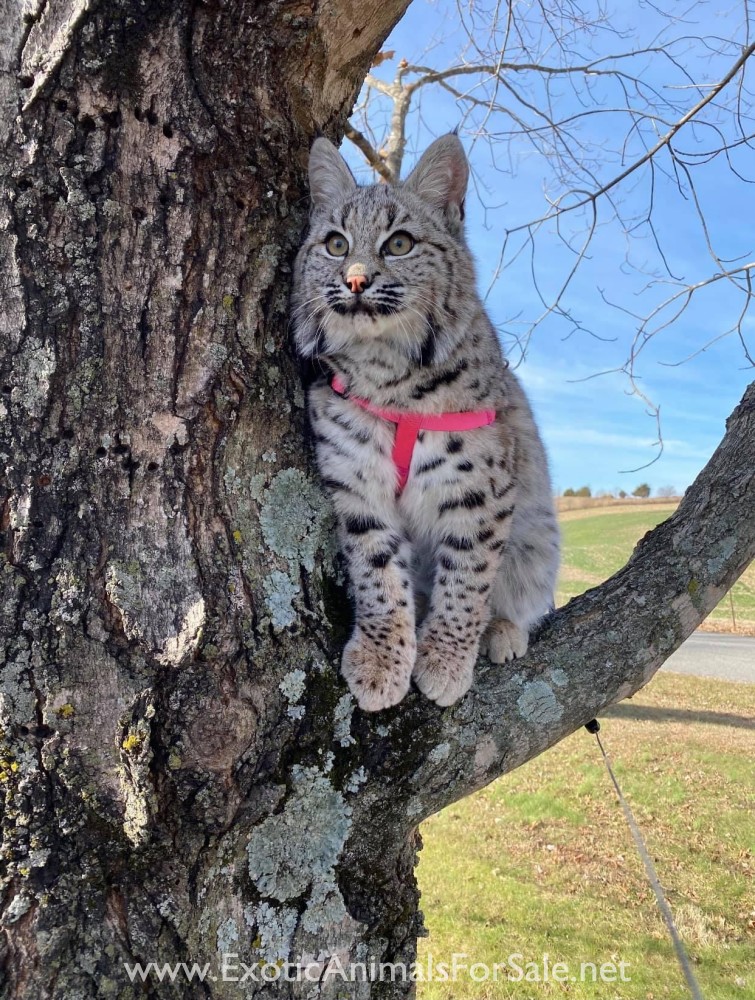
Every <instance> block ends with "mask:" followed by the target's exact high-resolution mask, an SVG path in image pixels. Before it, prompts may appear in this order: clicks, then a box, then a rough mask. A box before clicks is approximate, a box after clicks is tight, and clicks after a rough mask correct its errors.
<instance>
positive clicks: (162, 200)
mask: <svg viewBox="0 0 755 1000" xmlns="http://www.w3.org/2000/svg"><path fill="white" fill-rule="evenodd" d="M157 200H158V201H159V202H160V204H161V205H167V204H168V202H169V201H170V196H169V195H167V194H165V193H163V194H161V195H160V197H159V198H158V199H157Z"/></svg>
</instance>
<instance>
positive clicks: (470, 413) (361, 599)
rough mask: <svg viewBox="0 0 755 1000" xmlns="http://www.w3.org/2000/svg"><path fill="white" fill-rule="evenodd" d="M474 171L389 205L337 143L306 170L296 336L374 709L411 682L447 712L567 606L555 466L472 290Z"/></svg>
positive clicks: (428, 174)
mask: <svg viewBox="0 0 755 1000" xmlns="http://www.w3.org/2000/svg"><path fill="white" fill-rule="evenodd" d="M468 172H469V170H468V166H467V160H466V156H465V154H464V150H463V148H462V145H461V143H460V142H459V140H458V138H457V137H456V136H455V135H447V136H444V137H443V138H441V139H438V140H437V141H435V142H434V143H433V144H432V145H431V146H430V147H429V148H428V149H427V151H426V152H425V154H424V155H423V156H422V158H421V159H420V161H419V163H418V164H417V166H416V168H415V169H414V171H413V172H412V174H411V175H410V176H409V178H408V179H407V180H406V181H405V182H404V183H402V184H400V185H397V186H395V187H392V186H388V185H385V184H377V185H373V186H370V187H363V188H359V187H357V185H356V182H355V181H354V178H353V176H352V174H351V172H350V171H349V168H348V167H347V165H346V163H345V162H344V160H343V159H342V158H341V156H340V154H339V153H338V151H337V150H336V148H335V147H334V146H333V145H332V144H331V143H330V142H328V140H327V139H317V140H316V141H315V143H314V145H313V147H312V151H311V154H310V161H309V182H310V192H311V201H312V208H311V219H310V227H309V233H308V234H307V237H306V239H305V241H304V244H303V246H302V247H301V250H300V251H299V254H298V257H297V259H296V266H295V276H294V289H293V299H292V306H293V314H292V315H293V325H294V330H295V337H296V345H297V348H298V350H299V352H300V353H301V355H302V356H304V357H307V358H312V359H314V360H315V361H317V362H318V363H319V367H320V369H321V370H322V371H324V372H327V375H323V376H322V377H320V378H319V379H318V380H317V381H316V382H315V383H314V384H313V385H312V387H311V389H310V391H309V398H308V405H309V417H310V421H311V425H312V429H313V433H314V438H315V442H316V448H317V459H318V464H319V466H320V470H321V473H322V476H323V480H324V482H325V485H326V487H327V489H328V490H329V492H330V493H331V495H332V498H333V502H334V505H335V510H336V515H337V520H338V531H339V539H340V545H341V549H342V552H343V553H344V556H345V559H346V562H347V566H348V575H349V582H350V589H351V593H352V595H353V598H354V602H355V611H356V623H355V628H354V634H353V635H352V636H351V639H350V640H349V642H348V644H347V645H346V648H345V650H344V653H343V662H342V670H343V674H344V677H345V678H346V680H347V682H348V684H349V687H350V688H351V690H352V692H353V693H354V695H355V696H356V698H357V701H358V702H359V705H360V706H361V707H362V708H363V709H365V710H366V711H378V710H379V709H382V708H387V707H388V706H389V705H395V704H396V703H397V702H399V701H400V700H401V699H402V698H403V697H404V695H405V694H406V693H407V691H408V690H409V686H410V683H411V680H412V679H414V681H415V683H416V684H417V686H418V687H419V688H420V690H421V691H423V692H424V693H425V695H427V697H428V698H431V699H432V700H433V701H436V702H437V703H438V704H439V705H451V704H452V703H453V702H455V701H456V700H457V699H459V698H461V697H462V695H463V694H464V693H465V692H466V691H467V690H468V688H469V686H470V684H471V683H472V677H473V670H474V664H475V661H476V659H477V656H478V654H479V652H480V648H481V644H482V649H483V651H484V652H486V653H487V655H488V656H489V657H490V659H491V660H492V661H493V662H495V663H503V662H505V661H506V660H509V659H512V658H513V657H515V656H521V655H522V654H523V653H524V652H525V651H526V649H527V641H528V631H529V629H530V627H531V626H532V625H533V624H534V623H535V622H537V621H538V620H539V619H540V618H542V617H543V616H544V615H545V614H546V613H547V612H548V611H549V609H550V608H551V607H552V605H553V592H554V584H555V576H556V570H557V566H558V528H557V525H556V517H555V513H554V509H553V501H552V497H551V487H550V481H549V477H548V467H547V461H546V457H545V452H544V450H543V446H542V443H541V441H540V437H539V435H538V432H537V428H536V427H535V423H534V420H533V417H532V413H531V411H530V408H529V405H528V404H527V400H526V399H525V396H524V393H523V391H522V389H521V386H520V385H519V382H518V380H517V379H516V377H515V376H514V375H513V374H512V373H511V371H510V370H509V369H508V367H507V364H506V362H505V361H504V360H503V357H502V355H501V348H500V346H499V343H498V338H497V337H496V334H495V332H494V330H493V327H492V325H491V323H490V320H489V319H488V317H487V315H486V314H485V310H484V308H483V306H482V303H481V301H480V298H479V296H478V294H477V292H476V289H475V275H474V269H473V264H472V258H471V255H470V253H469V250H468V248H467V246H466V243H465V239H464V233H463V224H462V220H463V204H464V196H465V192H466V187H467V178H468ZM433 425H434V426H433ZM423 427H424V429H423ZM402 465H403V466H404V468H401V466H402ZM407 467H408V468H407Z"/></svg>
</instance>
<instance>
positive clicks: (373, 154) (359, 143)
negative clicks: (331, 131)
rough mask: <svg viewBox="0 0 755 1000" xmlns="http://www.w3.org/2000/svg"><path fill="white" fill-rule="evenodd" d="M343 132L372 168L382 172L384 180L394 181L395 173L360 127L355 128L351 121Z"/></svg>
mask: <svg viewBox="0 0 755 1000" xmlns="http://www.w3.org/2000/svg"><path fill="white" fill-rule="evenodd" d="M343 134H344V136H345V137H346V138H347V139H349V140H350V141H351V142H353V143H354V145H355V146H356V147H357V149H358V150H359V152H360V153H361V154H362V156H364V158H365V160H367V162H368V163H369V165H370V166H371V167H372V169H373V170H374V171H375V172H376V173H378V174H380V176H381V177H382V178H383V180H384V181H387V182H388V183H389V184H391V183H393V174H392V173H391V172H390V170H389V169H388V167H387V166H386V165H385V161H384V160H383V158H382V157H381V156H380V153H378V151H377V150H376V149H375V148H374V147H373V145H372V143H371V142H370V141H369V139H368V138H367V136H366V135H365V134H364V133H363V132H360V131H359V129H356V128H354V126H353V125H352V124H351V123H349V124H348V125H347V126H346V130H345V132H344V133H343Z"/></svg>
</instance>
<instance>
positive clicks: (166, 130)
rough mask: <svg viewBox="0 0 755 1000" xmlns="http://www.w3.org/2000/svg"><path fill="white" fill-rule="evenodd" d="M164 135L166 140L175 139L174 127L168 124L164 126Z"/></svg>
mask: <svg viewBox="0 0 755 1000" xmlns="http://www.w3.org/2000/svg"><path fill="white" fill-rule="evenodd" d="M163 135H164V136H165V138H166V139H172V138H173V128H172V126H170V125H168V124H165V125H163Z"/></svg>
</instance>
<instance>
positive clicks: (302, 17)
mask: <svg viewBox="0 0 755 1000" xmlns="http://www.w3.org/2000/svg"><path fill="white" fill-rule="evenodd" d="M404 6H405V0H384V2H383V3H382V4H380V5H379V9H378V5H372V4H370V5H367V4H366V2H365V0H351V2H347V0H330V2H329V3H322V4H311V5H310V4H308V3H307V2H306V0H305V2H304V3H301V4H286V3H267V4H264V3H250V2H238V3H233V4H232V3H230V2H228V0H208V2H205V3H196V2H194V3H188V2H185V0H182V2H179V0H176V2H173V3H168V2H164V0H161V2H158V0H152V2H150V0H112V2H108V3H107V4H105V3H102V4H100V5H97V4H95V3H94V2H93V0H47V2H44V0H37V2H31V0H27V2H26V3H25V4H19V3H17V2H16V3H14V2H12V0H0V63H1V65H0V123H1V126H0V178H1V180H2V192H1V195H0V290H1V292H2V308H1V309H0V337H2V348H3V350H2V358H1V360H0V369H1V370H0V385H1V386H2V396H0V463H1V464H2V480H1V481H0V530H2V552H3V555H2V556H0V560H2V561H1V563H0V664H1V665H2V678H1V679H0V789H1V790H2V798H3V807H2V813H1V814H0V822H1V824H2V849H1V851H2V853H1V854H0V889H1V892H0V907H1V912H0V928H1V929H2V936H0V974H2V975H4V980H3V985H2V987H0V996H2V997H3V998H20V997H25V998H31V1000H37V998H49V997H54V998H61V1000H62V998H65V1000H72V998H90V997H117V998H124V1000H127V998H129V997H142V996H153V997H213V998H220V997H238V996H269V997H272V996H275V997H306V996H318V997H336V996H349V997H359V998H362V997H364V998H383V997H391V998H393V997H396V998H398V997H405V996H410V995H411V994H412V986H411V984H410V983H407V982H398V983H396V984H391V983H390V981H388V979H387V978H386V977H384V978H383V980H382V981H381V982H379V983H376V984H370V983H365V982H356V983H345V982H343V980H342V979H341V978H340V977H339V976H338V975H337V974H336V975H332V976H330V977H329V976H323V977H322V978H321V979H320V981H319V982H317V981H312V979H316V978H317V975H316V973H319V971H322V969H323V968H324V965H325V963H327V962H328V961H329V960H332V959H334V957H337V958H338V960H339V961H340V962H341V963H342V964H343V965H344V966H345V965H347V964H348V963H349V962H355V963H359V962H364V963H366V965H367V967H368V972H369V971H370V969H369V966H370V964H371V963H373V962H375V963H377V962H410V961H411V960H412V959H413V957H414V955H415V944H416V937H417V934H418V932H419V931H420V930H421V916H420V914H419V910H418V894H417V889H416V884H415V881H414V876H413V866H414V862H415V855H416V850H417V848H418V836H417V834H416V827H417V824H418V823H419V821H420V820H421V819H422V818H423V817H425V816H427V815H429V814H430V813H432V812H433V811H435V810H437V809H439V808H441V807H442V806H443V805H445V804H447V803H448V802H450V801H453V800H454V799H456V798H459V797H460V796H462V795H465V794H467V793H469V792H470V791H472V790H473V789H475V788H478V787H480V786H481V785H483V784H485V783H486V782H488V781H490V780H491V779H492V778H494V777H495V776H497V775H499V774H501V773H503V772H504V771H507V770H510V769H511V768H513V767H516V766H517V765H518V764H521V763H522V762H524V761H525V760H527V759H529V758H530V757H532V756H534V755H535V754H537V753H539V752H541V751H542V750H544V749H545V748H546V747H547V746H550V745H552V744H553V743H555V742H556V741H557V740H559V739H561V738H562V737H563V736H565V735H566V734H568V733H569V732H571V731H573V730H574V729H575V728H577V727H578V726H580V725H582V724H583V723H584V722H586V721H588V720H589V719H590V718H591V717H592V716H594V715H595V714H596V713H597V712H598V711H599V710H600V709H601V708H603V707H605V706H606V705H608V704H610V703H612V702H614V701H616V700H617V699H619V698H622V697H626V696H628V695H630V694H631V693H632V692H633V691H635V690H636V689H637V688H639V687H640V686H641V685H642V684H644V683H645V682H647V680H648V679H649V678H650V676H651V675H652V673H653V672H654V671H655V670H656V669H657V668H658V666H659V665H660V664H661V663H662V662H663V660H664V659H665V658H666V657H667V656H668V655H669V654H670V653H671V652H672V651H673V649H675V648H676V647H677V646H678V645H679V643H680V642H681V641H682V640H683V639H684V638H685V637H686V636H687V635H688V634H689V632H690V631H691V630H692V629H693V628H694V626H695V625H696V624H697V623H698V622H699V621H700V620H701V619H702V618H703V617H704V615H705V614H706V613H707V611H708V610H710V608H711V607H712V606H713V605H714V604H715V603H716V602H717V600H718V599H719V598H720V596H721V595H722V594H723V593H724V592H725V590H726V588H727V587H729V586H730V585H731V583H732V582H733V581H734V580H735V579H736V577H737V576H738V575H739V573H740V572H741V571H742V569H743V568H744V567H745V566H746V565H747V564H748V563H749V561H750V560H751V559H752V558H753V555H754V554H755V523H754V522H755V518H754V517H753V511H754V510H755V385H754V386H751V387H750V390H749V391H748V394H747V395H746V397H745V400H744V401H743V403H742V404H741V406H740V407H739V408H738V410H737V411H736V413H735V414H734V415H733V416H732V418H731V420H730V424H729V429H728V433H727V436H726V439H725V440H724V442H723V443H722V446H721V448H720V449H719V451H718V452H717V453H716V455H715V456H714V458H713V460H712V461H711V463H710V465H709V467H708V469H707V470H706V471H705V472H704V473H703V474H702V475H701V477H700V479H699V480H698V482H697V483H696V484H695V487H694V488H693V489H692V490H691V491H690V492H689V494H688V496H687V497H686V499H685V501H684V503H683V504H682V506H681V507H680V509H679V511H678V512H677V514H675V515H674V517H673V518H671V520H670V521H669V522H667V523H666V524H664V525H662V526H661V527H660V528H659V529H657V530H656V531H655V532H653V533H652V534H651V535H650V536H648V537H647V538H646V539H645V540H644V541H643V543H642V544H641V546H640V547H639V549H638V551H637V553H636V554H635V556H634V557H633V559H632V562H631V563H630V564H629V566H628V567H627V568H626V569H624V570H622V571H621V573H619V574H618V575H617V576H616V577H615V578H614V579H613V580H612V581H609V583H608V584H606V585H605V586H604V587H602V588H600V589H598V590H596V591H591V592H590V593H588V594H587V595H585V596H584V597H583V598H581V599H579V600H577V601H574V602H572V603H571V604H570V605H569V607H568V608H567V609H565V610H563V611H562V612H560V613H559V614H558V615H556V616H554V617H553V618H552V620H551V621H550V622H549V623H547V624H546V626H545V627H544V628H543V629H542V630H541V634H540V636H539V638H538V639H537V641H536V642H535V643H534V644H533V647H532V650H531V652H530V653H529V654H528V656H527V657H526V659H524V660H523V661H521V662H520V663H518V664H517V665H516V667H515V668H514V669H513V670H508V671H503V670H501V669H491V668H490V667H485V666H483V665H481V669H480V674H479V678H478V681H477V683H476V686H475V689H474V691H473V692H472V693H471V694H470V695H469V696H468V697H467V698H465V699H464V700H463V701H462V703H461V704H460V705H458V706H457V707H455V708H453V709H451V710H448V711H445V712H442V711H440V710H439V709H437V707H435V706H434V705H431V704H429V703H428V702H426V701H425V700H424V699H422V698H421V697H420V696H418V695H416V694H415V695H411V696H410V697H409V698H408V699H407V700H406V701H405V702H404V703H403V704H402V705H400V706H398V707H397V708H396V709H394V710H391V711H389V712H386V713H382V714H381V715H379V716H378V717H367V716H365V715H363V714H361V713H360V712H359V711H357V710H355V708H354V704H353V701H352V699H351V697H350V696H349V695H348V693H347V691H346V687H345V685H344V684H343V683H342V682H341V680H340V679H339V677H338V670H337V665H338V647H339V642H341V641H342V639H343V637H344V635H345V632H346V630H347V629H348V617H349V614H348V608H347V604H346V601H345V598H344V595H343V591H342V589H341V588H340V586H339V584H338V582H337V580H336V579H335V578H334V574H333V535H332V531H331V519H330V512H329V508H328V505H327V503H326V502H325V500H324V498H323V496H322V494H321V492H320V489H319V487H318V485H317V480H316V478H315V477H314V476H313V473H312V468H311V464H310V461H309V455H308V451H307V449H306V447H305V444H304V434H305V426H304V412H303V397H302V391H301V388H300V383H299V378H298V373H297V369H296V365H295V363H294V361H293V360H292V356H291V352H290V347H289V341H288V333H287V321H286V303H287V293H288V277H289V274H290V265H291V260H292V257H293V254H294V252H295V249H296V246H297V243H298V240H299V237H300V233H301V229H302V226H303V225H304V223H305V218H306V191H305V187H304V170H305V163H306V156H307V151H308V148H309V145H310V142H311V139H312V137H313V136H314V135H315V134H316V133H317V132H318V131H324V132H326V133H328V134H330V135H331V136H333V137H334V138H337V137H338V135H339V134H340V132H341V131H342V129H343V127H344V124H345V116H346V114H347V113H348V111H349V110H350V108H351V104H352V101H353V99H354V97H355V95H356V92H357V90H358V87H359V84H360V82H361V79H362V78H363V76H364V73H365V72H366V70H367V68H368V66H369V63H370V60H371V58H372V56H373V55H374V53H375V52H376V51H377V49H378V47H379V45H380V43H381V41H382V40H383V38H384V37H385V35H386V34H387V33H388V31H389V30H390V27H391V26H392V24H393V23H394V22H395V20H396V19H397V18H398V17H399V16H400V14H401V13H402V12H403V9H404ZM24 12H25V13H24ZM223 955H226V960H225V961H226V967H225V981H224V979H223V959H222V956H223ZM233 955H237V956H238V958H237V959H234V958H232V957H231V956H233ZM150 961H151V962H157V963H164V962H168V963H175V962H187V963H189V965H190V964H191V963H197V964H198V965H199V966H202V965H204V964H205V963H209V965H210V967H211V975H213V976H215V977H216V978H215V979H214V980H212V979H209V978H207V979H206V980H205V982H204V983H202V984H200V983H198V982H197V981H196V980H194V981H193V982H189V981H188V980H187V979H186V977H184V976H183V975H182V974H179V975H178V976H177V977H176V979H175V981H174V982H171V981H170V979H169V978H164V979H163V981H162V982H161V981H160V979H159V977H158V976H157V975H155V974H154V973H153V974H151V975H150V976H149V977H148V979H147V981H146V982H145V983H142V982H141V981H140V980H139V979H138V978H137V981H136V982H134V983H133V984H132V982H131V980H130V978H129V974H128V971H127V969H126V967H125V966H124V963H134V962H142V963H147V962H150ZM286 961H292V962H296V961H301V962H303V963H308V962H312V963H314V964H313V965H311V966H309V967H308V969H307V974H308V976H309V979H302V980H300V981H292V982H286V981H282V980H279V981H278V982H276V983H264V982H259V981H257V980H258V979H259V978H260V976H261V964H257V963H264V962H270V963H274V962H286ZM240 963H244V965H243V966H242V965H241V964H240ZM317 963H320V964H319V965H317ZM244 966H247V967H249V968H250V969H251V970H252V972H251V973H250V974H247V972H246V969H245V968H244ZM283 968H284V972H286V973H288V977H289V978H291V979H293V978H294V976H293V972H292V970H289V969H286V967H285V966H284V967H283ZM333 968H337V966H334V965H331V969H333ZM265 972H266V974H267V975H268V977H270V976H272V966H267V967H266V968H265ZM234 976H235V977H236V981H234V978H233V977H234ZM244 976H246V978H245V979H244V980H243V982H239V981H238V980H240V979H242V978H243V977H244Z"/></svg>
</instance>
